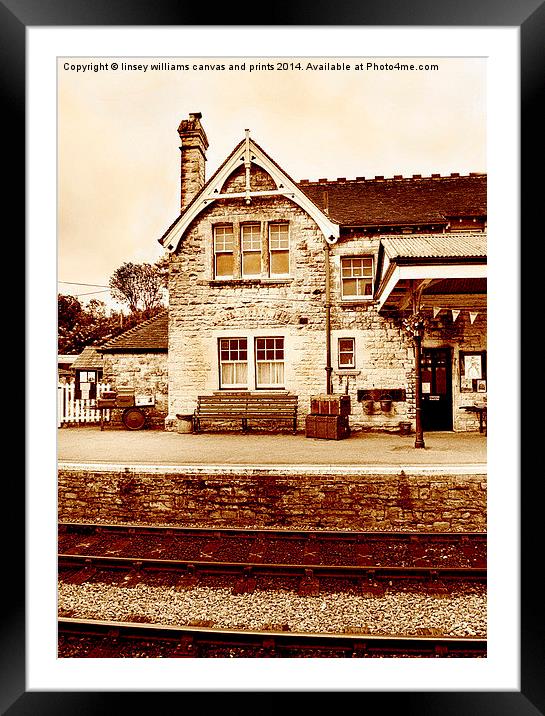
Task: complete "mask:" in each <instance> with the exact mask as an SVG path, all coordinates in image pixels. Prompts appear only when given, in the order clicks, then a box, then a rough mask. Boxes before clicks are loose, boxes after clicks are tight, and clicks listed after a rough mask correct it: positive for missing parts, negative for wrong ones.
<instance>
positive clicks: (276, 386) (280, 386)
mask: <svg viewBox="0 0 545 716" xmlns="http://www.w3.org/2000/svg"><path fill="white" fill-rule="evenodd" d="M270 340H272V341H275V343H276V341H282V348H281V350H282V359H281V360H280V359H277V358H275V357H273V358H272V359H267V358H266V357H265V359H263V360H260V359H258V357H257V351H258V350H265V352H267V350H270V348H268V347H267V344H265V345H264V348H263V349H261V348H258V344H259V341H270ZM272 350H273V351H274V353H275V354H276V351H277V347H276V345H274V347H273V349H272ZM260 363H270V364H275V365H277V364H281V365H282V383H262V384H260V383H259V364H260ZM254 364H255V388H256V390H285V389H286V388H285V386H286V339H285V337H284V336H255V337H254Z"/></svg>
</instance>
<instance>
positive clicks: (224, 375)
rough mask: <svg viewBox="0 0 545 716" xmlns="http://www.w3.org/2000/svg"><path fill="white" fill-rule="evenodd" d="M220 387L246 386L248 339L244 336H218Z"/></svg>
mask: <svg viewBox="0 0 545 716" xmlns="http://www.w3.org/2000/svg"><path fill="white" fill-rule="evenodd" d="M219 360H220V387H221V388H246V387H247V386H248V340H247V339H246V338H220V341H219Z"/></svg>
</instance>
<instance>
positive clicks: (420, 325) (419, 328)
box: [413, 319, 426, 448]
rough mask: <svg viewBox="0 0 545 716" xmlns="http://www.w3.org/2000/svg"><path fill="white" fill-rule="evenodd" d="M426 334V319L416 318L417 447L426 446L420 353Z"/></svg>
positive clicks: (414, 334) (414, 326)
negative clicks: (423, 427) (423, 430)
mask: <svg viewBox="0 0 545 716" xmlns="http://www.w3.org/2000/svg"><path fill="white" fill-rule="evenodd" d="M423 336H424V321H423V320H421V319H420V320H416V321H415V322H414V323H413V337H414V362H415V380H414V402H415V409H416V438H415V441H414V446H415V448H424V447H426V445H425V443H424V433H423V432H422V415H421V412H422V409H421V406H422V365H421V362H420V355H421V349H422V338H423Z"/></svg>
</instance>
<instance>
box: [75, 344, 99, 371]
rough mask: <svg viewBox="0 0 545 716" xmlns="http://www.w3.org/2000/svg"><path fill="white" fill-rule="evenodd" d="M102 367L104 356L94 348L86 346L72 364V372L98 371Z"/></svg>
mask: <svg viewBox="0 0 545 716" xmlns="http://www.w3.org/2000/svg"><path fill="white" fill-rule="evenodd" d="M102 367H103V363H102V356H101V355H100V353H97V349H96V348H94V347H93V346H86V347H85V348H84V349H83V350H82V352H81V353H80V354H79V356H78V357H77V358H76V360H75V361H74V362H73V363H72V370H96V369H101V368H102Z"/></svg>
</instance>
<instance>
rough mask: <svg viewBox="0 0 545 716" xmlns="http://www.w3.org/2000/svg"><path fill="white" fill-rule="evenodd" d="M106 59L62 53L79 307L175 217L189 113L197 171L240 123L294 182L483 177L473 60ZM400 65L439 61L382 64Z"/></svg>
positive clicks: (71, 266)
mask: <svg viewBox="0 0 545 716" xmlns="http://www.w3.org/2000/svg"><path fill="white" fill-rule="evenodd" d="M112 61H114V60H113V59H110V58H82V57H78V58H60V59H59V60H58V224H57V225H58V281H59V285H58V289H59V292H60V293H66V294H72V295H76V296H80V297H81V300H82V302H86V301H88V300H89V299H92V298H96V299H99V300H102V301H105V302H106V303H107V305H108V306H111V307H118V304H116V303H115V302H114V301H112V300H111V298H110V294H109V292H108V290H107V286H108V282H109V278H110V276H111V275H112V273H113V272H114V271H115V270H116V268H118V267H119V266H121V265H122V264H123V263H124V262H127V261H132V262H136V263H142V262H154V261H156V260H157V259H158V258H160V257H161V255H162V254H163V251H164V250H163V249H162V247H161V246H160V244H159V243H158V239H159V238H160V237H161V236H162V234H163V233H164V231H165V229H166V228H167V227H168V226H169V225H170V224H171V223H172V221H173V220H174V219H175V218H176V217H177V216H178V214H179V191H180V175H179V171H180V170H179V161H180V152H179V145H180V141H179V137H178V133H177V128H178V126H179V124H180V121H181V120H182V119H185V118H187V117H188V116H189V114H190V113H192V112H201V113H202V119H201V122H202V124H203V126H204V129H205V131H206V134H207V136H208V141H209V143H210V146H209V148H208V151H207V163H206V176H207V178H208V177H210V176H211V175H212V174H213V173H214V171H215V170H216V169H217V168H218V166H219V165H220V164H221V163H222V162H223V160H224V159H225V158H226V157H227V156H228V155H229V154H230V152H231V151H232V149H233V148H234V146H235V145H236V144H237V143H238V142H239V141H240V140H241V139H243V138H244V130H245V129H246V128H248V129H250V135H251V137H252V138H253V139H254V140H255V141H256V142H257V143H258V144H260V145H261V147H263V149H264V150H265V151H266V152H267V153H268V154H269V155H270V156H272V158H273V159H275V160H276V161H277V163H278V164H280V166H281V167H282V168H283V169H284V170H285V171H286V172H287V173H288V174H289V175H290V176H291V177H292V178H293V179H294V180H295V181H299V180H300V179H310V180H316V179H320V178H328V179H336V178H337V177H346V178H347V179H350V178H355V177H356V176H365V177H374V176H376V175H382V176H385V177H389V176H393V175H394V174H402V175H404V176H410V175H412V174H422V175H423V176H426V175H427V176H429V175H430V174H432V173H440V174H442V175H444V174H450V173H451V172H459V173H460V174H467V173H469V172H486V114H485V112H486V60H485V59H482V58H430V57H427V58H424V59H418V58H414V57H411V58H390V59H388V58H383V57H381V58H378V59H374V60H373V58H366V57H358V58H355V57H341V58H339V57H335V58H331V57H328V58H324V59H322V60H320V59H319V58H316V57H312V58H300V57H298V58H285V57H284V58H282V60H281V61H282V62H283V63H288V69H287V70H285V69H279V67H278V65H277V64H276V61H275V59H274V58H269V57H267V58H255V57H253V58H244V57H241V58H235V57H229V58H218V57H214V58H209V59H207V58H202V57H201V58H187V57H179V58H173V57H163V58H161V57H158V58H150V57H145V58H134V57H131V58H122V59H119V58H115V61H117V62H118V63H119V64H120V65H121V67H118V69H117V71H115V72H112V71H111V68H109V71H94V69H93V67H96V66H97V65H98V64H99V63H101V62H102V63H111V62H112ZM309 62H311V63H312V65H314V66H316V65H320V64H322V65H323V64H324V63H329V65H336V66H338V65H341V68H340V69H335V70H334V69H328V68H325V69H320V68H316V69H312V68H309V67H308V63H309ZM367 62H374V63H375V65H378V67H376V68H375V67H373V68H371V69H368V68H367ZM397 62H399V63H403V64H405V65H407V64H409V63H413V64H414V65H416V66H418V65H419V64H428V65H429V64H435V65H438V69H437V70H429V69H428V70H422V71H419V70H415V71H409V70H401V69H398V70H396V69H390V68H384V65H390V66H392V65H395V63H397ZM121 63H125V64H126V65H131V66H137V65H140V66H141V67H140V68H139V69H128V68H124V67H123V65H122V64H121ZM158 63H167V67H164V66H163V68H161V69H152V64H158ZM291 63H294V64H296V63H299V65H300V68H293V69H291V67H290V65H291ZM362 63H363V66H364V67H365V68H366V69H365V70H362V69H356V67H357V66H358V65H361V64H362ZM77 65H79V66H80V69H79V70H76V66H77ZM84 65H87V66H88V67H87V68H86V69H85V70H84V71H83V70H82V69H81V67H82V66H84ZM89 65H90V66H91V67H89ZM144 65H145V66H146V69H145V70H144V68H143V67H142V66H144ZM173 65H184V66H188V67H189V69H187V70H186V69H174V70H173V69H170V67H171V66H173ZM202 65H208V67H206V68H204V69H200V66H202ZM218 65H223V66H224V67H225V69H218V68H217V66H218ZM230 65H238V66H239V67H240V69H239V70H236V69H232V70H230V69H229V66H230ZM251 65H254V66H255V65H261V67H258V68H256V69H252V70H251V69H250V67H251ZM343 65H344V66H343ZM347 65H349V68H348V67H347ZM212 66H214V67H212ZM381 66H382V68H381ZM85 284H92V285H85Z"/></svg>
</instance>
